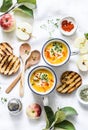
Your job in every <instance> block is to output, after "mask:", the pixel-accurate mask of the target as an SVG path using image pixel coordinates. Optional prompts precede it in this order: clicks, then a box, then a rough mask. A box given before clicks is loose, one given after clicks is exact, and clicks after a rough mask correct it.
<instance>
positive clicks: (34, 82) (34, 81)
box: [30, 69, 54, 93]
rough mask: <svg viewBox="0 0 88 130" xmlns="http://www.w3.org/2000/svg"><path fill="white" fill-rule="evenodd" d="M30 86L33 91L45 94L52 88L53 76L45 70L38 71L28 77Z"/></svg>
mask: <svg viewBox="0 0 88 130" xmlns="http://www.w3.org/2000/svg"><path fill="white" fill-rule="evenodd" d="M30 84H31V87H32V88H33V89H34V91H36V92H38V93H46V92H47V91H50V90H51V89H52V87H53V86H54V76H53V74H52V73H51V72H50V71H49V70H47V69H38V70H35V71H34V72H33V73H32V75H31V76H30Z"/></svg>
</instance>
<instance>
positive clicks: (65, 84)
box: [56, 71, 82, 93]
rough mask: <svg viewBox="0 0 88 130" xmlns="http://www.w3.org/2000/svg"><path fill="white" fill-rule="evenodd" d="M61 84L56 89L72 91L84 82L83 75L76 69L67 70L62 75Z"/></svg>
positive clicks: (63, 91)
mask: <svg viewBox="0 0 88 130" xmlns="http://www.w3.org/2000/svg"><path fill="white" fill-rule="evenodd" d="M60 81H61V84H59V85H58V86H57V88H56V90H57V91H58V92H60V93H71V92H73V91H74V90H75V89H77V88H78V87H79V86H80V85H81V84H82V78H81V76H80V75H79V74H78V73H77V72H74V71H66V72H64V73H63V74H62V76H61V79H60Z"/></svg>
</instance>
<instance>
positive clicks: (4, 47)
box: [0, 42, 13, 56]
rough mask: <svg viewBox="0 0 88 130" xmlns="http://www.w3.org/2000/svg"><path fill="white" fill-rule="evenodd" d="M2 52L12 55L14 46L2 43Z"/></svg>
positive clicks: (0, 50) (0, 48) (0, 52)
mask: <svg viewBox="0 0 88 130" xmlns="http://www.w3.org/2000/svg"><path fill="white" fill-rule="evenodd" d="M0 54H1V55H3V56H4V55H11V54H13V48H12V47H11V46H10V45H9V44H8V43H7V42H3V43H0Z"/></svg>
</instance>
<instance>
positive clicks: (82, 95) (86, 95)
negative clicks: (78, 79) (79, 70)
mask: <svg viewBox="0 0 88 130" xmlns="http://www.w3.org/2000/svg"><path fill="white" fill-rule="evenodd" d="M77 98H78V100H79V101H80V102H81V103H82V104H88V85H83V86H81V87H80V88H78V90H77Z"/></svg>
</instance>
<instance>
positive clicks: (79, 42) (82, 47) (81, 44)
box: [74, 37, 88, 54]
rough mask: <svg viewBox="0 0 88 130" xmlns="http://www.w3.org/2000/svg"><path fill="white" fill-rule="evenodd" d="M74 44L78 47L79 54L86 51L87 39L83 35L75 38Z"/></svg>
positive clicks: (87, 50) (87, 48)
mask: <svg viewBox="0 0 88 130" xmlns="http://www.w3.org/2000/svg"><path fill="white" fill-rule="evenodd" d="M74 46H75V47H76V48H78V49H79V51H80V53H81V54H85V53H88V40H87V39H86V38H85V37H80V38H77V39H76V40H75V43H74Z"/></svg>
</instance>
